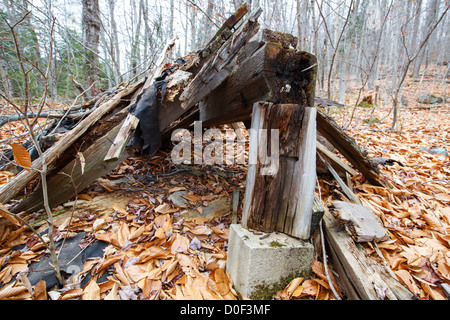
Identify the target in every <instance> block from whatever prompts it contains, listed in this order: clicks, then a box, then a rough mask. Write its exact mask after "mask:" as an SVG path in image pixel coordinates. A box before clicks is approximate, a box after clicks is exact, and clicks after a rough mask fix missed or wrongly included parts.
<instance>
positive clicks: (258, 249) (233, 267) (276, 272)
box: [226, 224, 314, 299]
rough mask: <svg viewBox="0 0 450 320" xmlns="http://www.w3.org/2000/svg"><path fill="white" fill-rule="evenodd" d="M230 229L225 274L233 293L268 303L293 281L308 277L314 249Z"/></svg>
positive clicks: (239, 228) (283, 238) (274, 235)
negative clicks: (234, 291)
mask: <svg viewBox="0 0 450 320" xmlns="http://www.w3.org/2000/svg"><path fill="white" fill-rule="evenodd" d="M261 237H262V235H255V234H254V233H252V232H250V231H248V230H247V229H245V228H243V227H242V226H241V225H240V224H232V225H231V226H230V236H229V242H228V253H227V264H226V270H227V271H228V272H229V273H230V276H231V278H232V279H233V282H234V287H235V289H236V290H237V291H238V292H239V293H240V294H242V295H243V296H245V297H247V298H251V299H270V298H271V296H272V295H273V294H275V293H276V292H277V291H278V290H281V289H283V288H284V287H285V286H286V285H287V284H288V283H289V282H290V281H291V280H292V279H293V278H295V277H300V276H305V275H308V274H309V273H310V272H311V262H312V259H313V255H314V247H313V245H312V244H311V243H310V242H307V241H304V240H300V239H296V238H293V237H290V236H287V235H285V234H282V233H276V232H272V233H270V235H269V236H268V237H264V238H263V239H261Z"/></svg>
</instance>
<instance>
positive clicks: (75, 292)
mask: <svg viewBox="0 0 450 320" xmlns="http://www.w3.org/2000/svg"><path fill="white" fill-rule="evenodd" d="M82 294H83V289H81V288H73V289H70V290H67V291H66V292H64V293H63V294H61V296H60V297H59V299H58V300H71V299H75V298H78V297H80V296H81V295H82Z"/></svg>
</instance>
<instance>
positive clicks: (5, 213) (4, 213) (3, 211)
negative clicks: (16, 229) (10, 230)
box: [0, 202, 20, 226]
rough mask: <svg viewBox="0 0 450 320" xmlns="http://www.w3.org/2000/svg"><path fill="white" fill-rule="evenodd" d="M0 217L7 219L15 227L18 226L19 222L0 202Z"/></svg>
mask: <svg viewBox="0 0 450 320" xmlns="http://www.w3.org/2000/svg"><path fill="white" fill-rule="evenodd" d="M0 217H3V218H5V219H8V220H9V221H10V222H12V223H13V224H14V225H17V226H18V225H20V223H19V221H18V220H17V219H16V218H15V217H14V216H13V215H12V214H10V213H9V210H8V209H7V208H6V207H5V206H4V205H3V203H1V202H0Z"/></svg>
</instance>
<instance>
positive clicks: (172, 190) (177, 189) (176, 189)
mask: <svg viewBox="0 0 450 320" xmlns="http://www.w3.org/2000/svg"><path fill="white" fill-rule="evenodd" d="M182 190H186V187H175V188H172V189H170V190H169V193H172V192H176V191H182Z"/></svg>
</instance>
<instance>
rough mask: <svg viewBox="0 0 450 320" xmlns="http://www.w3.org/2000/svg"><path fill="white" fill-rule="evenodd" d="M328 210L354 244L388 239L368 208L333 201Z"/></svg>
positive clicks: (378, 221)
mask: <svg viewBox="0 0 450 320" xmlns="http://www.w3.org/2000/svg"><path fill="white" fill-rule="evenodd" d="M329 208H330V212H331V213H332V214H333V216H334V217H335V218H336V219H337V220H338V221H339V222H340V223H341V224H343V225H344V226H345V230H347V232H348V233H349V234H350V235H351V236H352V237H353V239H354V240H355V241H356V242H368V241H375V242H380V241H385V240H387V239H389V234H388V233H387V231H386V229H385V228H384V226H383V225H382V222H381V220H380V219H379V218H378V217H377V216H376V215H375V214H374V213H373V212H372V210H371V209H370V208H368V207H365V206H362V205H359V204H354V203H350V202H344V201H333V203H332V204H331V206H330V207H329Z"/></svg>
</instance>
